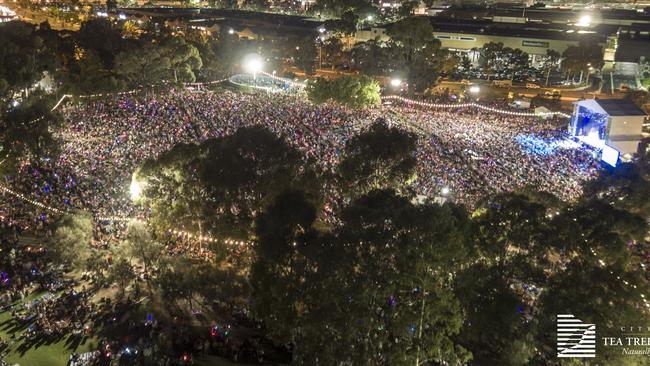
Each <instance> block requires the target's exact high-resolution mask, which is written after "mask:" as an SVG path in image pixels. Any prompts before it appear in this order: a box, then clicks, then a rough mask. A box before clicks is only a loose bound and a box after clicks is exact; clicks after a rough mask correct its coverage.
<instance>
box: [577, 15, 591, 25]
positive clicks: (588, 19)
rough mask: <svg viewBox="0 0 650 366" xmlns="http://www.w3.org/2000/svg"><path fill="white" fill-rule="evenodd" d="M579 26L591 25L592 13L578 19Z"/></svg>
mask: <svg viewBox="0 0 650 366" xmlns="http://www.w3.org/2000/svg"><path fill="white" fill-rule="evenodd" d="M576 25H577V26H578V27H588V26H590V25H591V15H587V14H585V15H583V16H581V17H580V19H578V23H576Z"/></svg>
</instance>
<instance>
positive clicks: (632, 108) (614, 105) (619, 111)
mask: <svg viewBox="0 0 650 366" xmlns="http://www.w3.org/2000/svg"><path fill="white" fill-rule="evenodd" d="M596 103H598V105H599V106H600V107H601V108H602V109H603V110H604V111H605V112H606V113H607V114H609V115H610V116H612V117H617V116H645V115H646V113H645V112H644V111H643V110H641V108H639V107H637V106H636V104H634V103H633V102H631V101H629V100H626V99H596Z"/></svg>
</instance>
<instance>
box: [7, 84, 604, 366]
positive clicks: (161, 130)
mask: <svg viewBox="0 0 650 366" xmlns="http://www.w3.org/2000/svg"><path fill="white" fill-rule="evenodd" d="M61 112H62V114H63V116H64V118H65V123H64V124H63V126H64V127H63V128H62V129H61V130H58V131H56V132H55V134H56V136H57V137H59V138H60V139H61V141H62V148H61V152H60V155H59V156H58V157H57V158H50V157H39V158H38V159H33V160H31V161H25V162H23V163H21V164H20V165H19V166H17V167H16V173H15V174H12V175H10V176H9V175H8V176H5V177H3V182H2V184H3V186H5V187H9V188H10V189H12V190H14V191H16V192H19V193H22V194H24V195H25V196H27V197H29V199H31V200H34V201H37V202H40V203H42V204H44V205H46V206H49V207H54V208H56V209H59V210H83V211H87V212H90V213H92V214H93V216H94V217H95V228H94V231H95V232H94V239H95V240H94V245H95V247H96V248H97V249H107V248H109V247H111V246H112V245H114V244H117V243H119V242H121V241H122V240H123V239H124V237H125V231H126V230H125V228H126V226H127V221H126V220H123V219H125V218H136V217H137V218H146V217H147V215H148V212H147V210H146V208H143V207H140V206H138V205H135V204H133V202H132V200H131V198H130V194H129V186H130V184H131V179H132V174H133V172H134V171H135V170H136V169H137V168H138V167H139V166H140V165H141V164H142V163H143V162H144V161H145V160H146V159H148V158H153V157H156V156H158V155H159V154H161V153H163V152H165V151H168V150H170V149H171V148H172V147H173V146H174V145H176V144H179V143H197V142H202V141H204V140H206V139H208V138H212V137H222V136H226V135H231V134H233V133H235V131H237V130H238V129H239V128H242V127H248V126H253V125H263V126H265V127H267V128H268V129H269V130H271V131H273V132H274V133H276V134H278V135H281V136H283V137H284V138H285V139H286V141H287V142H289V143H290V144H292V145H293V146H295V147H296V148H297V149H299V150H300V151H301V152H302V153H303V154H304V156H305V159H306V160H305V161H306V162H307V161H309V162H312V161H314V162H317V163H318V164H320V166H321V167H322V168H323V169H324V170H333V169H335V168H336V166H337V164H338V163H339V161H340V159H341V157H342V152H343V151H344V148H345V146H346V143H347V142H348V141H349V140H350V139H351V138H352V137H353V136H355V135H356V134H358V133H359V132H361V131H363V130H364V129H365V128H367V127H368V126H370V125H371V124H372V123H373V122H374V121H376V120H377V119H378V118H383V119H384V120H386V121H387V122H388V123H389V124H390V125H392V126H399V127H401V128H404V129H407V130H409V131H412V132H414V133H415V134H416V136H417V138H418V142H417V152H416V154H417V160H418V163H417V168H416V170H417V177H416V179H414V180H413V181H412V183H411V184H413V188H414V189H415V191H416V192H417V194H418V195H420V196H422V197H432V198H434V197H440V196H446V197H447V198H449V199H452V200H455V201H457V202H459V203H463V204H465V205H467V206H468V207H470V208H471V207H476V205H477V204H478V203H480V202H481V200H483V199H485V198H488V197H490V196H492V195H494V194H496V193H499V192H507V191H512V190H516V189H520V188H525V187H526V186H533V187H534V188H535V189H537V190H542V191H546V192H550V193H552V194H554V195H556V196H558V197H559V198H561V199H563V200H567V201H572V200H575V199H576V198H577V197H579V196H580V195H581V193H582V186H583V184H584V183H585V182H586V181H588V180H590V179H592V178H594V177H595V175H596V174H597V172H598V169H599V166H600V165H599V163H598V161H597V160H596V159H595V158H594V156H593V155H592V154H591V152H589V151H587V150H585V149H582V148H581V147H580V146H578V145H577V144H575V143H572V142H571V141H570V140H569V139H567V138H566V137H565V136H564V134H563V133H562V131H561V130H559V129H558V128H557V126H558V123H557V122H558V121H555V120H541V119H537V118H532V117H521V116H516V115H504V114H498V113H492V112H486V111H481V110H476V109H470V108H467V109H457V110H446V109H425V108H422V107H419V106H412V105H409V104H405V103H399V102H398V103H393V104H387V105H384V106H382V107H380V108H368V109H358V110H354V109H348V108H345V107H341V106H336V105H330V104H324V105H314V104H312V103H310V102H309V101H307V100H306V99H305V98H304V97H303V96H301V95H299V94H290V93H266V92H258V93H253V94H244V93H237V92H230V91H220V92H210V91H205V90H203V91H201V90H195V91H189V90H174V89H171V90H168V91H166V92H164V93H159V94H153V93H140V94H131V95H121V96H107V97H102V98H95V99H88V100H82V101H80V102H73V103H69V104H67V105H65V106H63V107H62V108H61ZM328 192H330V193H331V192H335V190H329V191H328ZM337 200H338V199H337V198H336V197H334V198H332V197H330V200H329V202H328V203H327V204H326V205H325V209H324V212H323V215H325V216H328V215H334V214H335V209H334V206H335V205H336V203H335V202H336V201H337ZM0 202H2V204H1V205H0V228H2V229H3V232H4V233H5V236H6V237H5V238H4V239H3V247H7V248H9V247H11V248H19V247H20V246H19V245H18V237H19V236H20V234H21V233H22V232H24V231H25V230H29V231H30V232H36V233H38V234H39V235H40V236H42V237H45V238H47V237H49V236H51V235H52V232H51V230H52V229H51V227H52V225H49V224H50V223H51V222H52V221H53V220H54V219H56V218H57V217H58V214H55V213H52V212H51V211H49V210H47V209H46V208H43V207H38V206H34V205H31V204H30V203H29V202H26V201H25V200H21V199H15V197H12V196H10V195H9V194H8V193H6V192H4V193H0ZM116 218H119V219H117V220H116ZM179 229H182V228H179ZM158 239H160V240H161V242H162V243H163V244H164V247H165V250H166V251H167V254H170V255H177V254H182V255H190V256H193V257H201V258H208V259H209V258H212V257H213V256H214V254H213V253H211V252H210V251H209V250H208V249H205V248H204V247H202V246H200V245H199V246H196V245H194V244H193V243H192V240H191V239H190V238H189V237H187V236H184V235H176V234H172V233H171V232H168V233H167V234H166V235H165V236H161V237H159V238H158ZM242 243H243V242H242ZM245 247H246V246H245V245H240V246H233V248H234V249H233V250H245ZM13 250H14V252H13V253H14V255H16V249H13ZM3 254H6V253H3ZM18 255H23V254H21V253H20V252H18ZM24 255H27V254H24ZM29 255H30V256H33V255H34V254H29ZM235 257H239V256H235ZM8 258H9V257H8V256H5V259H8ZM7 263H9V262H7ZM23 272H24V275H23V276H22V277H23V280H22V281H21V280H19V278H18V277H17V276H16V275H15V274H11V275H12V276H5V277H12V281H13V282H12V283H6V284H5V283H1V282H0V286H4V288H5V289H9V290H11V291H12V292H11V294H12V295H11V296H9V297H7V298H6V299H2V298H0V300H2V301H0V305H3V303H4V304H9V303H11V301H12V300H16V299H17V298H20V299H23V300H24V299H25V295H26V294H27V293H28V290H29V289H30V288H32V287H33V286H31V284H30V282H29V281H30V271H29V269H26V270H23ZM1 274H2V273H0V275H1ZM3 278H4V277H2V276H0V281H3ZM48 283H51V284H52V286H55V287H56V284H57V282H56V281H49V282H48ZM41 287H43V286H41ZM55 287H52V288H44V289H46V290H48V291H51V292H52V293H56V292H59V293H60V292H61V290H64V292H63V293H61V294H59V295H51V296H46V297H45V298H41V299H39V300H37V301H35V302H34V301H31V302H26V303H24V305H23V306H20V307H14V308H12V309H11V311H12V315H13V321H14V322H17V323H25V324H29V327H28V328H27V330H26V332H25V334H24V337H25V341H26V342H28V341H29V340H30V339H31V338H34V339H36V338H42V337H49V336H53V335H54V336H55V335H59V334H64V333H70V332H72V333H74V332H77V333H83V332H85V331H86V329H87V326H88V324H92V323H93V321H90V323H88V322H89V320H96V319H95V318H96V317H97V314H101V313H102V312H101V311H99V310H98V309H97V308H96V306H95V305H93V303H92V302H91V301H89V298H88V296H89V295H88V293H86V292H83V291H82V292H77V291H75V290H74V289H73V287H71V286H68V285H66V284H61V286H59V287H56V288H55ZM91 326H92V325H91ZM145 328H146V327H145ZM145 328H143V329H145ZM144 332H145V333H147V334H148V333H150V332H151V329H149V328H146V329H145V330H144ZM217 335H219V333H218V332H217ZM213 337H214V335H213ZM143 338H146V337H143ZM216 338H218V337H216ZM209 343H210V344H209V348H215V349H218V351H219V352H218V353H219V354H224V355H229V357H231V358H236V357H237V355H238V354H239V353H241V350H245V352H243V353H245V354H248V355H250V354H255V355H256V356H255V357H256V358H259V359H263V358H264V352H262V351H261V350H262V349H263V348H264V347H262V346H261V345H260V344H255V343H250V344H248V343H247V344H243V343H242V344H238V343H237V342H236V341H235V340H234V339H224V340H223V342H216V341H214V340H210V342H209ZM113 348H116V347H113ZM148 348H151V347H150V346H146V345H141V346H140V347H137V348H136V349H140V350H142V352H144V350H146V349H148ZM100 349H101V347H100ZM128 349H129V348H126V349H121V350H120V351H119V352H121V353H120V354H121V355H123V354H124V352H127V351H126V350H128ZM250 349H254V350H259V351H260V352H257V351H256V352H251V351H250ZM113 351H114V352H117V351H116V350H113ZM179 352H180V351H179ZM102 353H103V354H105V353H106V349H102V352H100V353H93V354H88V355H76V356H75V358H74V359H73V360H71V362H73V363H74V364H86V363H87V362H86V360H87V359H93V358H96V357H98V354H99V355H101V354H102ZM125 357H126V356H125ZM129 357H130V356H129ZM134 357H135V356H134ZM252 361H254V360H252Z"/></svg>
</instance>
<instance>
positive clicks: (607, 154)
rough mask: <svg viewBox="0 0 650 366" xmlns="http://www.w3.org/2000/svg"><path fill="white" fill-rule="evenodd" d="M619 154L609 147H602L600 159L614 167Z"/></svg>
mask: <svg viewBox="0 0 650 366" xmlns="http://www.w3.org/2000/svg"><path fill="white" fill-rule="evenodd" d="M620 154H621V153H620V152H619V151H618V150H616V149H614V148H613V147H611V146H609V145H605V146H603V154H602V156H601V157H600V159H601V160H602V161H604V162H605V163H607V164H609V165H611V166H616V164H618V157H619V155H620Z"/></svg>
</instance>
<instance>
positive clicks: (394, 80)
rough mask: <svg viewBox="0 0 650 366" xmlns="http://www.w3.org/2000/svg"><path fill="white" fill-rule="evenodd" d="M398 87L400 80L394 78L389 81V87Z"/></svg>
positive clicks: (400, 83)
mask: <svg viewBox="0 0 650 366" xmlns="http://www.w3.org/2000/svg"><path fill="white" fill-rule="evenodd" d="M400 85H402V79H399V78H395V79H391V80H390V86H392V87H393V88H397V87H399V86H400Z"/></svg>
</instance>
